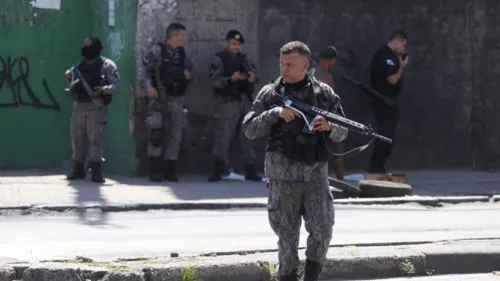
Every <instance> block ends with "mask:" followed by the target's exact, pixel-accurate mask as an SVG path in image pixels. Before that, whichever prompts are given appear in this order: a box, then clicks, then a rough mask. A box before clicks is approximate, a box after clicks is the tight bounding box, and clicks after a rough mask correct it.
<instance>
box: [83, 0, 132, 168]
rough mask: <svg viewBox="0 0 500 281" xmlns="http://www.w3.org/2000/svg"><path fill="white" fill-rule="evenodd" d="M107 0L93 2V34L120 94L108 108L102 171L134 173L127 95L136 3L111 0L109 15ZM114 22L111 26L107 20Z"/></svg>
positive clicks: (125, 0)
mask: <svg viewBox="0 0 500 281" xmlns="http://www.w3.org/2000/svg"><path fill="white" fill-rule="evenodd" d="M108 1H110V0H92V10H93V11H94V12H93V18H94V21H93V26H92V34H94V35H96V36H99V38H101V40H102V41H103V44H104V50H103V53H102V55H103V56H105V57H108V58H110V59H112V60H113V61H114V62H115V63H116V65H117V66H118V70H119V72H120V80H121V85H120V91H119V92H118V93H117V94H116V95H115V97H114V98H113V103H112V104H111V105H110V106H109V120H108V126H107V128H106V138H105V151H104V155H105V156H104V157H105V158H106V164H105V165H104V167H105V169H106V170H108V171H111V172H114V173H120V174H133V173H134V172H135V171H134V169H135V164H134V163H135V156H134V148H133V138H132V136H131V135H130V132H129V118H130V112H129V111H130V106H129V105H130V102H129V101H130V95H131V91H132V90H133V89H134V82H135V55H134V50H135V29H136V28H135V26H136V8H137V4H136V1H135V0H111V3H113V2H114V4H115V5H114V7H115V11H114V13H110V10H109V2H108ZM113 14H114V23H113V22H112V23H111V24H110V22H109V19H110V17H111V18H113V16H112V15H113Z"/></svg>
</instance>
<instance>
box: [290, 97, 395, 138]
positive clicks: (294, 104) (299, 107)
mask: <svg viewBox="0 0 500 281" xmlns="http://www.w3.org/2000/svg"><path fill="white" fill-rule="evenodd" d="M283 104H284V106H285V107H288V108H290V109H293V110H295V111H297V112H298V113H299V114H300V115H301V116H302V118H304V121H305V122H306V124H307V126H308V127H309V130H311V131H312V129H313V127H314V126H313V121H314V119H315V118H316V117H317V116H323V117H324V118H325V119H326V120H328V121H330V122H332V123H335V124H337V125H340V126H343V127H346V128H347V129H348V130H350V131H353V132H356V133H359V134H363V135H367V136H370V137H371V138H374V139H378V140H381V141H383V142H386V143H392V140H391V139H389V138H387V137H384V136H382V135H379V134H377V133H375V132H374V131H373V129H372V127H371V126H366V125H364V124H361V123H358V122H356V121H353V120H350V119H347V118H345V117H342V116H340V115H337V114H334V113H331V112H328V111H326V110H322V109H319V108H317V107H314V106H311V105H309V104H305V103H302V102H300V101H296V100H293V99H291V98H289V97H285V98H284V100H283Z"/></svg>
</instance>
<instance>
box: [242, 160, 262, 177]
mask: <svg viewBox="0 0 500 281" xmlns="http://www.w3.org/2000/svg"><path fill="white" fill-rule="evenodd" d="M245 180H250V181H262V177H261V176H259V175H258V174H257V172H256V171H255V166H254V165H253V164H250V163H245Z"/></svg>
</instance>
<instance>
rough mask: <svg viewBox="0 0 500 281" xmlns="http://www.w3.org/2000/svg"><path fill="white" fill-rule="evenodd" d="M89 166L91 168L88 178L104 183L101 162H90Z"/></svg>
mask: <svg viewBox="0 0 500 281" xmlns="http://www.w3.org/2000/svg"><path fill="white" fill-rule="evenodd" d="M90 168H91V169H92V174H91V177H90V180H91V181H93V182H97V183H104V182H105V180H104V178H103V177H102V171H101V162H97V161H93V162H90Z"/></svg>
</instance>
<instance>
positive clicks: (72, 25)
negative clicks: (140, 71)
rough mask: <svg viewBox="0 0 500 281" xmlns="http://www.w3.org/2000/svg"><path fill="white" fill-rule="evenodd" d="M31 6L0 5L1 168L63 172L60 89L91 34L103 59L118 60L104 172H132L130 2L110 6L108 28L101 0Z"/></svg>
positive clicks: (64, 100)
mask: <svg viewBox="0 0 500 281" xmlns="http://www.w3.org/2000/svg"><path fill="white" fill-rule="evenodd" d="M29 2H31V1H28V0H2V1H1V4H0V38H1V40H0V56H1V59H0V131H1V136H0V137H1V141H0V168H28V167H30V168H31V167H33V168H49V167H61V166H62V164H63V162H64V161H65V160H69V159H70V158H71V144H70V131H69V126H70V118H71V106H72V99H71V96H70V95H69V94H68V93H66V92H64V91H63V90H64V88H65V87H66V83H65V81H64V71H65V70H66V69H68V68H69V67H70V66H71V65H73V64H75V63H77V62H78V61H79V60H80V59H81V57H80V47H81V45H82V42H83V39H84V38H85V37H86V36H89V35H97V36H99V37H100V38H101V40H102V41H103V44H104V46H105V49H104V52H103V55H104V56H106V57H109V58H111V59H113V60H115V61H116V62H117V65H118V68H119V70H120V75H121V79H122V85H121V90H120V92H119V93H118V94H117V96H116V97H115V99H114V100H113V103H112V104H111V105H110V108H109V110H110V115H109V116H110V117H109V122H108V124H109V125H108V128H107V132H106V141H105V158H106V160H107V162H106V164H105V166H104V169H105V170H108V171H112V172H117V173H122V174H130V173H131V172H132V171H133V166H134V155H133V154H134V153H133V148H132V138H131V136H130V134H129V129H128V126H129V94H130V90H131V89H132V85H133V83H134V69H135V64H134V55H133V52H134V45H135V40H134V38H135V18H136V15H135V11H136V4H135V2H136V1H135V0H115V6H116V10H115V25H114V26H109V24H108V16H109V13H108V1H107V0H91V1H83V0H62V1H61V7H60V9H59V10H58V9H43V8H34V7H32V6H30V5H29ZM9 60H10V61H9ZM28 64H29V65H28ZM20 66H21V68H20ZM28 66H29V75H24V77H26V76H27V77H26V79H24V78H23V72H24V73H27V69H28ZM44 84H45V85H46V86H47V87H45V86H44ZM27 85H28V86H27ZM16 103H17V105H16Z"/></svg>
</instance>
